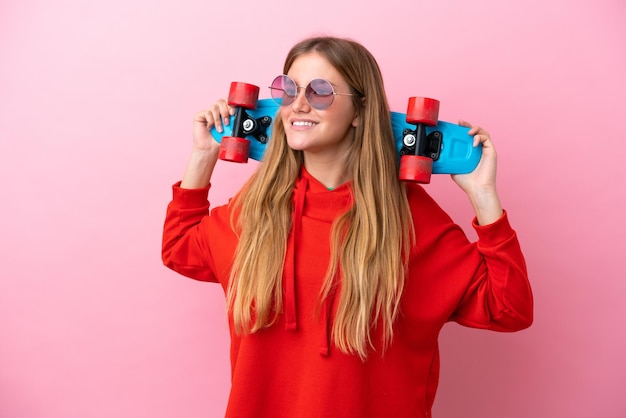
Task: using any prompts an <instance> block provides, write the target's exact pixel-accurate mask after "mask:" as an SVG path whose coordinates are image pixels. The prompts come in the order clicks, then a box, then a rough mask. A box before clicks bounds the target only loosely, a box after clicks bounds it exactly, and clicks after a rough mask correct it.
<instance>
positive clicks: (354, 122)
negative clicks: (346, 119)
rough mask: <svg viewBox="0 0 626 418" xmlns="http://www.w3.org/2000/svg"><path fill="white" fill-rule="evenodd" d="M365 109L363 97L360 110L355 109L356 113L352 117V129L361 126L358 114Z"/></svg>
mask: <svg viewBox="0 0 626 418" xmlns="http://www.w3.org/2000/svg"><path fill="white" fill-rule="evenodd" d="M363 109H365V97H362V98H361V108H360V109H357V111H356V113H355V114H354V117H353V118H352V127H353V128H356V127H357V126H359V125H360V124H361V117H360V113H361V111H362V110H363Z"/></svg>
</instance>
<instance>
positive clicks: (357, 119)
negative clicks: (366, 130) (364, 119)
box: [352, 113, 361, 128]
mask: <svg viewBox="0 0 626 418" xmlns="http://www.w3.org/2000/svg"><path fill="white" fill-rule="evenodd" d="M360 124H361V118H360V117H359V114H358V113H356V114H355V115H354V117H353V118H352V127H353V128H356V127H357V126H359V125H360Z"/></svg>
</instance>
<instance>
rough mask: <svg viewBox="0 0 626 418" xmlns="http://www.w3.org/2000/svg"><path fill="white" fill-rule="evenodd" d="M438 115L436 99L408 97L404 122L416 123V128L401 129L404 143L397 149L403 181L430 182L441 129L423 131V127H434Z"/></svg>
mask: <svg viewBox="0 0 626 418" xmlns="http://www.w3.org/2000/svg"><path fill="white" fill-rule="evenodd" d="M438 117H439V101H438V100H435V99H428V98H425V97H411V98H409V104H408V107H407V112H406V121H407V122H408V123H410V124H412V125H415V130H412V129H405V130H404V131H403V140H402V142H403V146H402V149H401V150H400V155H401V157H400V174H399V178H400V180H402V181H406V182H413V183H423V184H427V183H430V176H431V174H432V172H433V161H434V160H437V159H438V158H439V154H440V152H441V144H442V139H443V138H442V135H441V132H438V131H434V132H431V133H430V134H429V135H427V134H426V126H436V125H437V118H438Z"/></svg>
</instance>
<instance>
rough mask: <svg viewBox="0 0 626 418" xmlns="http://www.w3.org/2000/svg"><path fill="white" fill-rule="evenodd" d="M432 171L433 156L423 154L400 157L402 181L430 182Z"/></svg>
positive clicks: (400, 176)
mask: <svg viewBox="0 0 626 418" xmlns="http://www.w3.org/2000/svg"><path fill="white" fill-rule="evenodd" d="M432 172H433V160H432V158H429V157H424V156H421V155H403V156H402V158H401V159H400V175H399V178H400V180H402V181H407V182H412V183H422V184H428V183H430V175H431V174H432Z"/></svg>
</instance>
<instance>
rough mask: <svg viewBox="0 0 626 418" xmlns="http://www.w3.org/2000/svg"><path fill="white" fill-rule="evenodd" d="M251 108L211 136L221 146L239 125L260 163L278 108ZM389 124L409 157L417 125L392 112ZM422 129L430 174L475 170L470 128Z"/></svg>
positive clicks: (263, 102) (266, 103) (442, 125)
mask: <svg viewBox="0 0 626 418" xmlns="http://www.w3.org/2000/svg"><path fill="white" fill-rule="evenodd" d="M251 107H253V106H248V108H246V109H240V112H241V116H240V117H238V118H235V117H231V118H230V124H229V125H224V126H223V128H224V130H223V132H221V133H220V132H217V130H215V128H213V129H212V130H211V134H212V135H213V137H214V138H215V140H216V141H218V142H222V138H224V137H229V136H231V135H232V132H233V129H234V126H235V125H237V124H239V126H240V128H237V129H238V135H237V136H239V137H241V138H243V139H246V140H247V141H249V152H248V156H249V157H250V158H252V159H254V160H258V161H261V160H262V159H263V154H264V152H265V147H266V145H267V142H268V141H270V140H271V139H270V134H271V132H272V127H273V123H274V119H275V118H276V117H277V112H278V109H279V107H280V106H279V104H278V103H276V101H274V99H259V100H258V101H257V102H256V106H255V107H254V108H251ZM237 119H239V121H237ZM391 124H392V128H393V134H394V138H395V142H396V149H397V151H398V154H399V155H400V156H402V155H405V154H411V153H412V152H413V150H412V149H411V146H410V145H411V143H412V142H414V140H415V130H416V125H414V124H410V123H408V122H407V115H406V114H405V113H400V112H391ZM423 128H424V129H425V132H426V137H427V138H428V140H427V145H426V146H425V147H423V148H425V149H424V151H425V152H424V153H423V154H424V155H426V156H428V157H430V158H432V160H433V162H432V173H433V174H465V173H469V172H471V171H473V170H474V168H476V165H477V164H478V161H479V160H480V157H481V154H482V147H481V146H480V145H479V146H477V147H474V146H473V142H474V139H473V137H472V136H470V135H468V132H469V128H466V127H463V126H460V125H457V124H454V123H449V122H443V121H437V124H436V125H433V126H427V125H424V126H423ZM246 146H247V144H246ZM231 161H235V160H231ZM238 162H245V160H242V161H238Z"/></svg>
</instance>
